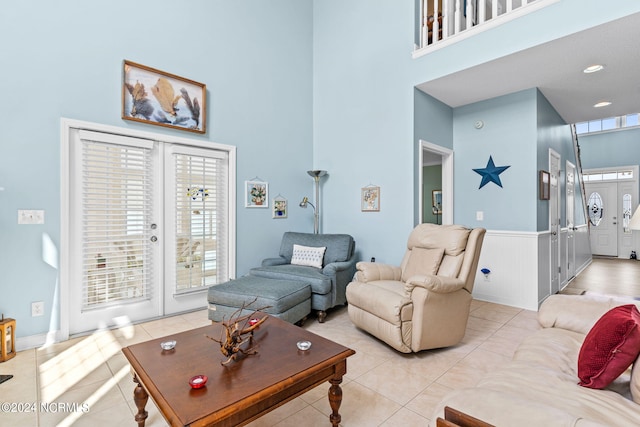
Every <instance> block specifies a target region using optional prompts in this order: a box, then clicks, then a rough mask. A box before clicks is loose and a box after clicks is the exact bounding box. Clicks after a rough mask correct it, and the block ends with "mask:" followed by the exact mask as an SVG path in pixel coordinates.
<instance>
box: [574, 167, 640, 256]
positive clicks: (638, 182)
mask: <svg viewBox="0 0 640 427" xmlns="http://www.w3.org/2000/svg"><path fill="white" fill-rule="evenodd" d="M625 170H631V171H632V173H633V178H632V179H623V180H618V179H615V180H606V181H592V182H593V183H606V182H616V183H625V182H626V183H631V186H632V190H631V215H633V213H634V212H635V211H636V207H637V206H638V193H639V189H640V177H639V175H640V167H639V166H638V165H632V166H613V167H609V168H593V169H584V170H583V171H582V175H583V176H585V175H589V174H598V173H603V174H604V173H612V172H619V171H625ZM589 183H590V181H585V186H587V185H589ZM617 187H618V188H620V185H618V186H617ZM618 193H619V190H616V195H617V198H618V201H617V207H616V217H617V219H618V220H617V223H618V224H617V254H618V258H623V259H626V258H628V257H629V252H630V251H631V250H632V249H634V248H636V247H637V245H636V238H637V237H636V235H637V233H633V232H632V233H631V234H630V235H625V234H624V230H623V224H622V220H623V215H622V214H623V213H622V209H621V204H620V203H619V202H620V200H619V194H618ZM586 197H587V200H585V203H587V202H588V195H586ZM588 222H589V218H588V217H587V223H588ZM591 250H592V251H593V248H591Z"/></svg>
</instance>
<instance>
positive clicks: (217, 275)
mask: <svg viewBox="0 0 640 427" xmlns="http://www.w3.org/2000/svg"><path fill="white" fill-rule="evenodd" d="M172 156H173V165H174V168H175V169H174V173H175V188H174V189H173V192H174V196H175V227H176V228H175V229H176V259H175V262H176V269H175V272H176V277H175V289H174V293H176V294H179V293H185V292H192V291H194V290H199V289H202V288H205V287H209V286H211V285H215V284H217V283H221V282H225V281H227V280H228V277H229V271H228V267H227V266H228V248H229V243H228V241H229V235H228V234H229V218H228V207H229V196H228V174H229V172H228V169H229V157H228V154H227V153H225V152H217V151H216V152H211V150H207V152H204V153H203V150H197V149H188V148H187V147H175V149H174V151H173V153H172Z"/></svg>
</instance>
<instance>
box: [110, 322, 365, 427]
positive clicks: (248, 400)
mask: <svg viewBox="0 0 640 427" xmlns="http://www.w3.org/2000/svg"><path fill="white" fill-rule="evenodd" d="M261 316H262V315H260V316H256V317H261ZM221 332H222V327H221V325H220V324H212V325H210V326H205V327H203V328H198V329H193V330H190V331H187V332H182V333H179V334H175V335H169V336H167V337H164V338H160V339H155V340H151V341H146V342H143V343H140V344H135V345H131V346H129V347H125V348H123V349H122V352H123V353H124V355H125V356H126V358H127V359H128V361H129V363H130V364H131V368H132V372H133V381H134V382H135V383H136V384H137V385H136V386H135V389H134V401H135V403H136V407H137V408H138V413H137V414H136V415H135V421H136V422H137V423H138V426H139V427H143V426H144V424H145V420H146V418H147V412H146V410H145V406H146V404H147V400H148V398H149V396H151V398H152V399H153V400H154V402H155V403H156V405H157V406H158V409H159V410H160V412H161V413H162V415H163V416H164V418H165V419H166V420H167V422H168V423H169V424H170V425H172V426H187V425H189V426H237V425H244V424H247V423H249V422H251V421H253V420H255V419H256V418H258V417H260V416H262V415H264V414H266V413H268V412H270V411H272V410H273V409H275V408H277V407H279V406H281V405H282V404H284V403H286V402H288V401H290V400H292V399H293V398H295V397H297V396H300V395H301V394H303V393H305V392H306V391H308V390H311V389H312V388H314V387H316V386H317V385H319V384H321V383H323V382H325V381H328V382H329V383H331V386H330V387H329V393H328V394H329V403H330V405H331V410H332V413H331V414H330V421H331V424H332V425H333V426H337V425H338V424H339V423H340V420H341V417H340V414H339V413H338V410H339V408H340V404H341V403H342V389H341V388H340V383H341V382H342V377H343V375H344V374H345V373H346V372H347V357H349V356H351V355H353V354H355V351H353V350H351V349H349V348H347V347H344V346H342V345H340V344H337V343H335V342H333V341H330V340H327V339H325V338H322V337H320V336H318V335H315V334H313V333H311V332H309V331H306V330H304V329H302V328H300V327H297V326H294V325H292V324H290V323H287V322H285V321H282V320H280V319H278V318H275V317H271V316H269V317H268V319H267V320H266V321H265V322H264V323H263V324H262V325H260V327H258V328H257V329H256V330H255V333H254V344H257V347H256V349H257V350H258V354H256V355H252V356H245V357H242V358H240V359H239V360H238V361H231V362H229V364H227V365H225V366H222V365H221V364H220V362H221V361H225V360H226V357H224V356H223V355H222V354H221V353H220V345H219V344H218V343H216V342H214V341H212V340H210V339H208V338H207V337H206V335H209V336H211V337H214V338H220V336H221ZM167 340H176V341H177V344H176V346H175V348H174V349H173V350H170V351H163V350H162V349H161V348H160V343H161V342H163V341H167ZM304 340H307V341H311V343H312V345H311V348H310V349H309V350H307V351H300V350H298V348H297V346H296V343H297V342H298V341H304ZM195 375H206V376H207V377H208V382H207V384H206V386H205V387H203V388H200V389H192V388H191V386H190V385H189V379H190V378H191V377H193V376H195Z"/></svg>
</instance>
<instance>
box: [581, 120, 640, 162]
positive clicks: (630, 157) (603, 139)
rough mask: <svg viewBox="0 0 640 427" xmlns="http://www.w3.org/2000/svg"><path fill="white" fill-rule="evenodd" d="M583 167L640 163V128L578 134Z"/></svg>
mask: <svg viewBox="0 0 640 427" xmlns="http://www.w3.org/2000/svg"><path fill="white" fill-rule="evenodd" d="M578 141H579V143H580V149H581V156H580V157H581V159H582V167H583V168H585V169H596V168H608V167H617V166H631V165H639V164H640V128H631V129H627V130H622V131H614V132H601V133H594V134H586V135H579V136H578Z"/></svg>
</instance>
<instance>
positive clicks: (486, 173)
mask: <svg viewBox="0 0 640 427" xmlns="http://www.w3.org/2000/svg"><path fill="white" fill-rule="evenodd" d="M510 167H511V166H496V165H495V164H494V163H493V158H492V157H491V156H489V161H488V162H487V167H486V168H483V169H474V170H473V171H474V172H475V173H477V174H479V175H482V182H481V183H480V187H479V188H478V189H480V188H482V187H484V186H485V185H487V184H488V183H489V182H493V183H495V184H497V185H498V186H500V187H502V182H500V174H501V173H502V172H504V171H505V170H507V169H509V168H510Z"/></svg>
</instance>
